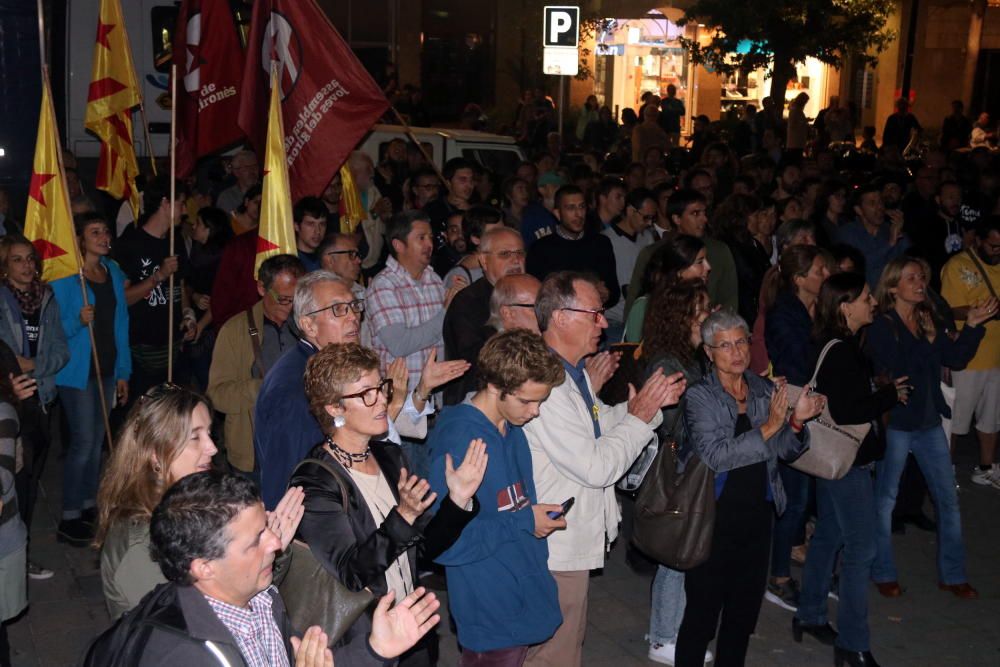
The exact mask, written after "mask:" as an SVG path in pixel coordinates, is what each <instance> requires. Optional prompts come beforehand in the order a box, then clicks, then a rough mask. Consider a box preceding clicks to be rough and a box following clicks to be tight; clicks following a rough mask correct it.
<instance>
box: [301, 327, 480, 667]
mask: <svg viewBox="0 0 1000 667" xmlns="http://www.w3.org/2000/svg"><path fill="white" fill-rule="evenodd" d="M393 389H394V388H393V382H392V380H388V379H383V378H382V377H381V376H380V375H379V359H378V355H376V354H375V353H374V352H373V351H371V350H369V349H366V348H363V347H361V346H360V345H358V344H356V343H345V344H331V345H327V346H326V347H324V348H323V349H321V350H320V351H319V352H317V353H316V354H315V355H314V356H313V357H312V358H311V359H309V362H308V364H307V366H306V373H305V391H306V397H307V398H308V400H309V408H310V410H311V412H312V414H313V415H314V416H315V417H316V420H317V421H318V422H319V423H320V425H321V427H322V430H323V434H324V439H323V442H321V443H319V444H317V445H316V447H315V448H313V450H312V451H311V452H310V453H309V456H308V457H307V459H314V460H318V461H320V462H322V463H323V464H325V465H327V466H330V467H332V468H333V469H334V470H335V471H336V472H337V474H339V475H340V478H341V480H343V482H344V484H345V485H346V488H347V492H348V493H349V495H350V497H349V498H343V497H342V494H341V490H340V485H339V484H338V482H337V480H336V479H334V478H333V477H332V475H331V474H330V472H329V471H328V470H326V469H325V468H324V467H323V466H322V465H317V464H316V463H311V462H309V461H306V462H303V463H300V464H299V466H298V467H297V468H296V470H295V472H294V474H293V475H292V478H291V482H290V485H291V486H301V487H302V489H303V491H304V492H305V515H304V516H303V518H302V523H301V524H300V525H299V529H298V533H297V537H298V538H299V539H301V540H302V541H303V542H305V543H306V544H308V545H309V548H310V550H311V551H312V554H313V556H315V557H316V559H317V560H318V561H319V562H320V563H321V564H322V565H323V566H324V568H325V569H326V570H327V571H328V572H329V573H330V574H332V575H333V576H335V577H337V578H339V579H340V581H341V582H342V583H343V584H344V585H345V586H347V587H348V588H350V589H351V590H356V591H359V590H361V589H363V588H368V589H369V590H371V591H372V592H373V593H374V594H375V595H376V596H381V595H384V594H386V593H387V592H389V591H393V592H395V596H396V599H397V600H401V599H403V598H404V597H406V596H407V595H409V594H410V593H412V592H413V590H414V589H415V588H416V587H417V585H418V583H417V570H416V565H417V556H418V554H419V555H422V556H424V557H426V558H427V559H433V558H434V557H435V556H437V555H438V554H440V553H441V552H443V551H444V550H446V549H447V548H448V547H450V546H451V545H452V544H453V543H454V541H455V540H456V539H458V536H459V535H460V534H461V532H462V529H463V528H464V527H465V525H466V524H467V523H468V522H469V521H471V520H472V518H473V517H474V516H475V515H476V513H477V512H478V509H479V508H478V506H477V504H476V503H475V502H474V497H475V493H476V490H477V489H478V488H479V484H480V482H481V481H482V479H483V475H484V474H485V471H486V461H485V445H483V444H482V443H481V442H477V443H473V444H471V445H470V446H469V451H468V453H467V454H466V456H465V459H464V461H463V462H462V465H461V466H460V467H459V468H458V469H457V470H456V469H453V468H452V466H451V465H450V462H449V464H448V467H447V470H446V478H447V486H448V491H449V495H448V498H447V499H445V500H444V502H442V504H441V507H440V509H439V510H438V512H437V513H436V514H434V515H433V516H431V515H429V514H426V513H425V511H426V510H427V509H428V508H429V507H431V505H432V504H433V503H434V500H435V498H436V497H437V496H436V494H434V493H430V492H429V491H430V486H429V484H428V483H427V481H426V480H423V479H419V478H418V477H416V476H415V475H411V474H409V463H408V462H407V460H406V457H405V456H404V455H403V452H402V450H401V449H400V448H399V447H398V446H396V445H393V444H392V443H389V442H384V441H380V440H373V438H375V437H378V436H381V435H382V434H383V433H385V432H386V430H387V428H388V424H387V418H386V414H387V412H388V405H389V402H390V401H391V400H392V396H393ZM293 604H294V603H293ZM370 624H371V621H370V619H369V618H368V617H367V616H366V615H363V616H362V617H361V618H360V619H359V620H358V621H357V622H356V623H355V624H354V626H353V627H352V628H351V629H350V630H349V631H348V632H347V634H346V635H345V636H344V638H343V639H342V640H341V643H347V642H350V641H351V638H352V637H356V636H358V635H359V634H362V635H363V634H367V633H368V632H369V631H370ZM401 664H403V665H408V664H430V663H429V660H428V656H427V654H426V649H424V648H422V645H419V644H418V646H417V647H416V648H414V649H412V650H411V651H410V652H409V653H407V654H404V656H403V657H402V659H401Z"/></svg>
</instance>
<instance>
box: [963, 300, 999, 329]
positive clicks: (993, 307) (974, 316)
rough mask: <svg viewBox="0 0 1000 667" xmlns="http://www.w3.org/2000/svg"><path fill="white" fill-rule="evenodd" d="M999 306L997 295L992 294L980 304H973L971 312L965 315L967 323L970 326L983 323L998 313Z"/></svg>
mask: <svg viewBox="0 0 1000 667" xmlns="http://www.w3.org/2000/svg"><path fill="white" fill-rule="evenodd" d="M997 306H998V303H997V298H996V297H995V296H991V297H990V298H988V299H986V300H984V301H982V302H980V303H979V304H977V305H975V306H972V307H971V308H969V314H968V315H966V316H965V323H966V324H968V325H969V326H970V327H975V326H978V325H980V324H982V323H983V322H985V321H986V320H988V319H990V318H992V317H994V316H995V315H996V314H997Z"/></svg>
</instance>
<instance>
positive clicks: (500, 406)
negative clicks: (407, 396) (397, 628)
mask: <svg viewBox="0 0 1000 667" xmlns="http://www.w3.org/2000/svg"><path fill="white" fill-rule="evenodd" d="M477 364H478V369H479V372H478V374H477V384H478V387H479V390H478V391H477V392H476V393H475V394H474V395H473V396H472V397H471V398H469V399H467V400H466V401H465V402H464V403H461V404H459V405H455V406H451V407H448V408H445V409H444V410H443V411H442V413H441V417H440V419H439V420H438V423H437V426H436V427H435V429H434V431H433V433H432V434H431V437H430V439H429V441H428V447H429V449H430V457H431V466H430V467H431V475H430V480H429V481H430V483H431V490H432V491H434V492H436V493H437V494H438V497H439V498H444V497H445V496H446V495H447V488H448V486H447V472H446V471H447V470H448V469H449V467H450V466H453V465H459V464H460V463H462V462H463V458H462V457H466V456H467V455H466V447H469V444H468V443H469V442H470V441H471V442H472V443H483V444H484V445H485V452H484V454H483V455H484V456H486V457H487V461H486V474H485V476H484V478H483V482H482V484H480V486H479V490H478V491H477V492H476V498H477V499H478V501H479V507H480V512H479V515H478V516H476V517H475V518H474V519H472V521H471V522H469V524H468V525H467V526H466V527H465V529H464V530H463V531H462V534H461V536H459V538H458V540H456V542H455V543H454V544H453V545H452V546H451V547H450V548H449V549H448V550H447V551H445V552H444V553H442V554H441V555H440V556H438V557H437V559H436V560H437V562H438V563H440V564H442V565H444V566H445V573H446V576H447V578H448V594H449V603H450V606H451V612H452V617H453V618H454V619H455V624H456V625H457V627H458V641H459V644H460V645H461V646H462V649H463V650H462V658H461V662H460V665H461V667H466V666H468V665H496V666H500V667H520V665H522V664H523V663H524V660H525V657H526V656H527V654H528V647H529V646H530V645H532V644H538V643H540V642H543V641H545V640H546V639H548V638H549V637H551V636H552V634H553V633H554V632H555V630H556V628H557V627H558V626H559V624H560V623H561V622H562V614H561V613H560V611H559V597H558V592H557V589H556V582H555V579H553V577H552V574H551V573H550V572H549V568H548V563H547V560H548V544H547V541H546V538H547V537H548V536H549V535H551V534H552V533H553V532H555V531H557V530H563V529H565V528H566V518H565V517H564V516H563V515H564V514H565V513H566V511H568V509H569V507H571V506H572V498H570V499H568V500H567V501H566V502H564V503H563V504H562V505H553V504H548V503H539V502H538V497H537V494H536V492H535V483H534V479H533V477H532V463H531V451H530V450H529V448H528V440H527V438H526V437H525V435H524V431H523V429H522V427H523V426H524V424H526V423H527V422H529V421H531V420H532V419H534V418H535V417H536V416H537V415H538V412H539V407H540V406H541V404H542V403H543V402H544V401H545V400H546V399H547V398H548V396H549V393H550V392H551V390H552V387H553V386H556V385H559V384H561V383H562V382H563V375H564V373H563V369H562V364H560V363H559V360H558V359H557V358H556V357H555V355H553V354H552V353H551V352H550V351H549V349H548V348H547V347H546V345H545V342H544V341H543V340H542V338H541V336H539V335H538V334H536V333H532V332H529V331H527V330H525V329H513V330H511V331H505V332H503V333H499V334H496V335H495V336H493V337H492V338H490V339H489V340H488V341H487V342H486V344H485V345H484V346H483V348H482V350H481V351H480V353H479V357H478V359H477ZM436 509H437V508H435V510H436Z"/></svg>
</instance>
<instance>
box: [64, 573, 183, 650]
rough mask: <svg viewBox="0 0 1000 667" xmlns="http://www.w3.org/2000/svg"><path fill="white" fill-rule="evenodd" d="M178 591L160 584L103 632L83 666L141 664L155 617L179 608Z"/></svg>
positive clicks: (92, 643)
mask: <svg viewBox="0 0 1000 667" xmlns="http://www.w3.org/2000/svg"><path fill="white" fill-rule="evenodd" d="M176 603H177V590H176V589H175V588H174V586H173V585H171V584H160V585H158V586H157V587H156V588H154V589H153V590H152V591H150V592H149V593H147V594H146V596H145V597H144V598H143V599H142V600H140V601H139V604H138V605H137V606H136V607H135V609H132V610H130V611H127V612H125V614H123V615H122V617H121V618H119V619H118V620H117V621H115V623H114V625H112V626H111V627H110V628H108V629H107V630H105V631H104V632H102V633H101V634H100V635H98V637H97V638H96V639H94V641H92V642H91V643H90V645H89V646H88V647H87V652H86V654H84V657H83V660H82V661H81V663H80V665H81V667H116V666H119V665H138V664H139V659H140V658H141V657H142V650H143V648H144V647H145V646H146V640H147V639H148V638H149V634H150V633H151V632H152V631H153V628H154V624H155V622H154V621H152V620H151V619H152V618H155V617H157V616H160V615H161V614H162V613H163V612H164V611H167V610H169V608H171V607H175V606H176Z"/></svg>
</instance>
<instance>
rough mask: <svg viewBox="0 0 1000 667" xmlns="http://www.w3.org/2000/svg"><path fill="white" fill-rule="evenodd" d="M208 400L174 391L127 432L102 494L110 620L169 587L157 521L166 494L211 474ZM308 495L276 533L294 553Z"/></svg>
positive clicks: (283, 513) (159, 397) (286, 505)
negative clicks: (155, 551) (153, 549)
mask: <svg viewBox="0 0 1000 667" xmlns="http://www.w3.org/2000/svg"><path fill="white" fill-rule="evenodd" d="M211 428H212V411H211V409H210V407H209V403H208V399H206V398H205V397H203V396H201V395H199V394H196V393H194V392H192V391H189V390H187V389H184V388H182V387H178V386H177V385H173V384H169V383H167V384H163V385H158V386H156V387H153V388H152V389H150V390H149V391H147V392H146V394H144V395H143V396H141V397H140V398H139V400H138V401H137V402H136V404H135V405H134V406H133V407H132V409H131V411H130V412H129V414H128V417H127V418H126V420H125V423H124V424H123V425H122V428H121V432H120V433H119V436H118V442H117V443H116V445H115V449H114V451H113V452H112V453H111V460H110V461H109V462H108V466H107V468H106V470H105V472H104V477H103V478H102V479H101V486H100V489H99V491H98V494H97V507H98V528H97V539H96V541H95V542H96V545H97V546H98V547H100V549H101V580H102V583H103V587H104V597H105V601H106V602H107V605H108V613H109V614H110V615H111V617H112V618H117V617H118V616H120V615H121V614H123V613H125V612H126V611H128V610H129V609H132V608H133V607H135V606H136V605H137V604H138V603H139V601H140V600H141V599H142V597H143V596H144V595H145V594H146V593H148V592H149V591H151V590H153V588H155V587H156V585H157V584H161V583H165V582H166V579H164V577H163V574H162V573H161V572H160V568H159V566H158V565H157V564H156V563H154V562H153V560H152V559H151V558H150V556H149V519H150V517H151V516H152V513H153V509H154V508H155V507H156V506H157V504H159V502H160V499H161V498H162V497H163V494H164V492H165V491H166V490H167V489H168V488H169V487H170V486H171V485H172V484H174V483H175V482H176V481H177V480H179V479H181V478H183V477H186V476H187V475H190V474H193V473H196V472H203V471H205V470H210V469H211V467H212V457H213V456H215V454H216V452H217V451H218V450H217V449H216V447H215V443H214V442H212V435H211ZM301 500H302V497H301V491H299V490H295V489H293V490H291V491H290V492H289V493H288V494H287V495H286V496H285V498H284V499H283V500H282V502H281V503H280V504H279V505H278V507H277V508H276V509H275V511H274V512H272V513H270V514H269V515H268V527H269V528H271V529H272V530H274V531H275V532H276V534H277V535H278V536H279V537H280V538H281V540H282V547H283V548H284V547H287V546H288V544H289V543H290V542H291V540H292V537H293V535H294V533H295V530H294V528H295V526H296V525H297V523H296V521H297V519H298V518H299V517H300V516H301V512H302V506H301Z"/></svg>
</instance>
